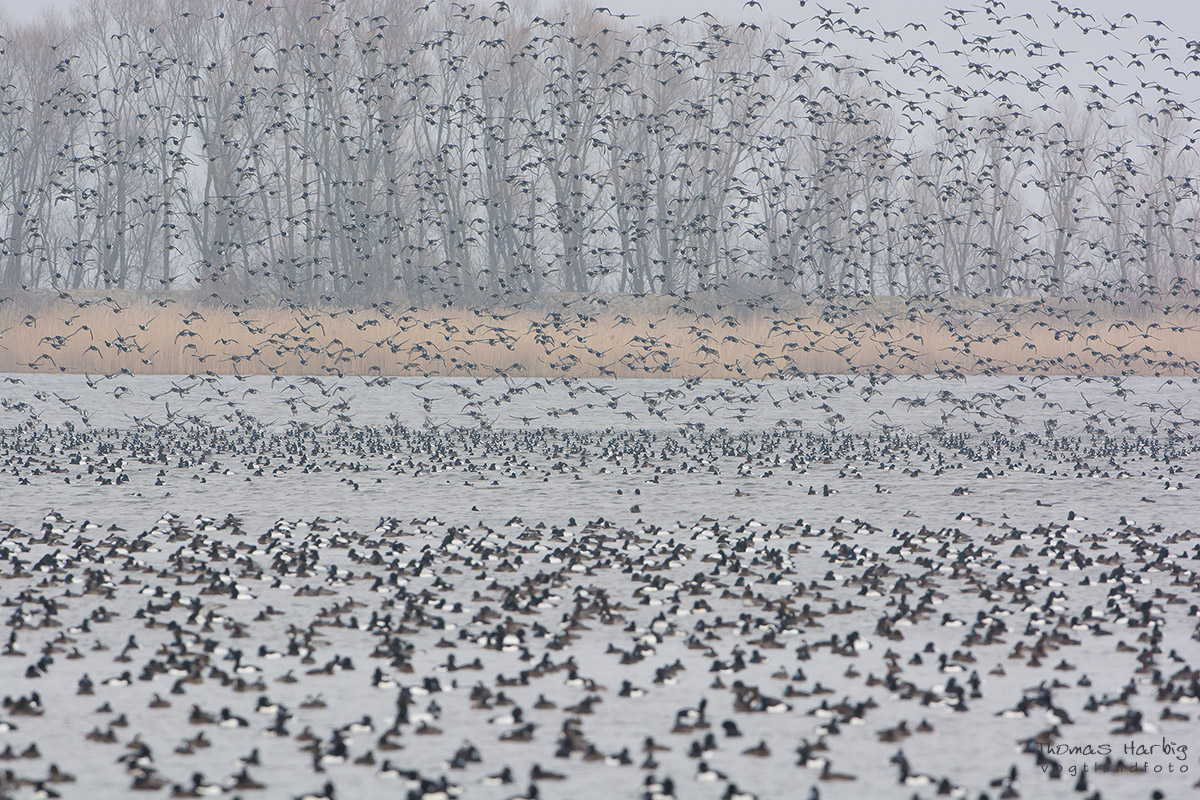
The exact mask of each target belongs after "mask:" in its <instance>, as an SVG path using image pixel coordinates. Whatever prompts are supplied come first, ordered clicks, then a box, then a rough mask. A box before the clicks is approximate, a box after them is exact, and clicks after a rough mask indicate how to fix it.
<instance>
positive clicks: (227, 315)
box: [0, 296, 1200, 378]
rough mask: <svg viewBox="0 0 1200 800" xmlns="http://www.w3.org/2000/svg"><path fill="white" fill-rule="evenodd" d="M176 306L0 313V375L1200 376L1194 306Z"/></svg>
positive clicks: (22, 308)
mask: <svg viewBox="0 0 1200 800" xmlns="http://www.w3.org/2000/svg"><path fill="white" fill-rule="evenodd" d="M183 305H184V303H182V302H179V301H177V300H172V299H169V298H161V297H159V298H151V297H147V296H142V297H138V296H132V297H129V298H124V299H123V300H117V299H114V298H112V297H111V296H110V297H107V298H104V299H87V300H83V301H80V300H79V299H78V298H70V299H45V298H43V299H41V300H37V299H36V298H33V299H31V298H28V297H26V298H22V299H18V300H10V301H7V302H4V303H3V305H2V306H0V372H69V373H93V374H94V373H101V374H111V373H118V372H122V371H126V372H129V373H135V374H137V373H149V374H201V373H210V374H234V373H238V374H243V375H250V374H266V373H275V374H286V375H326V374H343V375H347V374H354V375H389V376H392V375H399V376H402V375H412V376H426V377H430V376H493V375H499V374H507V375H510V376H529V377H533V376H538V377H546V376H570V377H601V376H606V377H615V378H621V377H671V378H683V377H705V378H765V377H780V376H788V375H795V374H813V373H845V372H859V371H871V370H878V371H887V372H892V373H900V374H916V373H920V374H935V373H939V374H946V373H950V374H964V375H969V374H1018V373H1042V374H1092V375H1129V374H1145V375H1196V374H1200V368H1198V367H1200V336H1197V333H1196V331H1197V330H1198V329H1200V328H1198V326H1197V318H1196V315H1197V312H1196V311H1195V310H1193V309H1192V308H1191V307H1187V308H1185V309H1182V310H1181V309H1178V308H1177V309H1175V310H1170V309H1168V310H1165V311H1164V310H1161V309H1160V310H1157V311H1150V312H1144V311H1143V312H1141V313H1139V314H1137V315H1129V314H1126V315H1125V317H1124V318H1121V317H1119V316H1118V315H1116V314H1112V313H1109V314H1100V313H1097V312H1095V311H1094V310H1093V311H1089V312H1085V313H1074V312H1072V311H1069V310H1068V311H1064V310H1062V309H1061V308H1060V309H1055V308H1053V307H1051V306H1049V305H1037V304H1034V305H1033V306H1032V307H1021V306H1020V305H1018V304H1012V305H1010V306H1009V307H1007V308H1003V309H1000V310H999V311H997V310H996V309H994V308H993V309H991V310H989V311H988V312H984V311H981V310H969V309H968V310H961V311H954V310H951V312H950V313H946V309H945V308H941V309H940V310H939V309H930V308H928V307H925V308H920V307H917V306H916V305H914V304H913V303H900V304H899V305H898V306H897V305H896V304H895V303H893V304H892V305H891V306H885V305H884V304H876V305H874V306H863V307H860V308H857V309H849V310H847V309H835V308H833V307H825V308H818V307H808V308H801V309H798V310H796V311H792V312H787V313H783V312H779V311H778V310H777V311H775V312H765V313H764V312H762V311H751V310H746V309H743V310H741V311H735V312H730V311H729V310H728V309H726V310H718V311H715V312H714V313H707V312H703V311H700V310H679V308H678V307H676V309H675V310H671V309H667V310H666V311H664V312H662V313H652V311H653V309H651V311H647V310H645V309H643V310H630V311H629V312H628V314H623V313H620V312H618V311H614V310H612V309H611V308H604V309H601V310H582V311H572V310H570V309H569V308H568V309H567V310H564V311H529V310H522V311H513V312H499V311H495V312H492V311H481V310H462V309H438V310H408V311H405V312H400V311H399V310H396V309H392V310H386V309H384V308H381V307H378V306H377V307H374V308H368V309H357V310H355V309H337V310H331V309H297V308H290V309H287V308H277V307H257V308H255V307H247V308H231V307H229V306H215V305H207V306H192V307H187V308H184V307H183Z"/></svg>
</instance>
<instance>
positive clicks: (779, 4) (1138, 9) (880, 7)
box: [0, 0, 1200, 39]
mask: <svg viewBox="0 0 1200 800" xmlns="http://www.w3.org/2000/svg"><path fill="white" fill-rule="evenodd" d="M405 2H407V0H397V5H398V6H401V7H402V6H403V5H404V3H405ZM800 2H801V0H761V4H762V8H763V11H762V12H760V11H758V10H757V9H754V8H749V9H747V8H744V7H743V6H742V4H741V2H739V0H597V2H596V3H595V4H596V5H598V6H607V7H608V8H610V9H612V10H613V11H614V12H618V13H627V14H640V15H642V16H643V17H645V18H647V19H651V18H655V17H660V16H661V17H678V16H680V15H690V14H692V13H694V12H697V11H704V10H707V11H710V12H712V13H720V14H722V15H723V16H729V17H735V16H736V17H742V16H744V17H746V18H747V19H752V18H754V17H755V16H761V15H762V14H764V13H772V14H775V15H778V16H781V17H783V18H785V19H792V20H794V19H796V18H798V17H799V16H801V15H802V14H804V15H807V14H811V13H813V11H815V10H816V8H815V5H816V0H807V6H806V7H805V8H801V7H800ZM855 2H856V5H859V6H866V7H868V9H869V10H866V11H863V12H862V14H861V15H860V16H862V17H874V18H878V19H879V20H880V21H883V22H885V23H889V24H893V23H895V22H897V21H899V22H901V23H903V22H906V21H910V20H911V21H929V20H937V19H938V18H939V17H940V16H941V14H942V12H943V11H945V9H946V7H947V5H950V6H961V7H964V8H966V7H971V6H975V5H979V4H981V3H980V2H976V1H975V0H959V2H950V1H949V0H948V2H940V1H939V0H903V2H898V0H874V2H858V0H855ZM1054 2H1055V0H1003V4H1004V6H1005V10H1006V12H1007V13H1009V14H1023V13H1025V12H1026V11H1032V12H1035V13H1044V12H1045V11H1047V10H1051V9H1052V8H1053V4H1054ZM822 4H823V5H825V6H826V7H832V8H839V7H844V6H845V5H846V4H845V3H844V2H843V1H842V0H825V1H824V2H823V3H822ZM1064 4H1065V5H1069V6H1072V7H1077V8H1082V9H1084V10H1086V11H1088V12H1089V13H1092V14H1094V15H1097V17H1098V16H1100V15H1107V16H1108V17H1109V19H1112V20H1114V21H1115V20H1117V19H1119V18H1120V17H1121V15H1122V14H1124V13H1125V12H1127V11H1130V10H1133V11H1134V12H1135V13H1137V14H1138V16H1139V17H1141V18H1142V19H1147V18H1156V19H1161V20H1163V21H1164V22H1166V23H1167V24H1168V25H1170V26H1171V29H1172V30H1173V32H1174V33H1176V34H1177V35H1180V36H1185V37H1187V38H1188V39H1196V38H1200V16H1198V15H1197V14H1196V13H1195V9H1196V3H1195V0H1153V1H1152V2H1149V3H1131V2H1129V0H1066V2H1064ZM71 5H72V0H0V9H3V10H4V12H6V13H8V14H10V15H12V16H13V17H16V18H17V19H21V20H29V19H35V18H36V17H38V16H39V15H40V14H42V13H44V12H45V11H46V10H48V9H51V10H63V9H68V8H70V6H71ZM486 5H488V3H487V1H486V0H481V2H479V6H480V7H483V6H486Z"/></svg>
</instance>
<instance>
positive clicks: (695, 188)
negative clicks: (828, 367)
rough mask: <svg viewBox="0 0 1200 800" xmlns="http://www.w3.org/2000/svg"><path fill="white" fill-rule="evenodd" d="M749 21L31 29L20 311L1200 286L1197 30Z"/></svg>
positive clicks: (449, 6)
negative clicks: (153, 299)
mask: <svg viewBox="0 0 1200 800" xmlns="http://www.w3.org/2000/svg"><path fill="white" fill-rule="evenodd" d="M748 5H749V6H751V8H748V9H745V12H744V16H745V19H744V20H743V21H741V22H738V23H736V24H735V23H727V22H722V21H720V20H718V19H717V18H715V17H714V16H713V15H711V14H707V13H701V14H698V15H695V16H694V17H691V18H688V17H683V18H680V19H678V20H674V21H664V22H662V23H655V22H652V21H650V20H643V19H642V18H641V15H630V14H623V13H618V14H613V13H611V12H609V11H607V10H606V9H602V8H601V9H595V10H589V9H578V8H576V9H561V10H558V11H555V12H550V11H544V12H543V13H542V14H540V15H539V14H534V13H531V12H529V11H528V10H525V9H514V8H510V6H509V4H508V3H507V2H504V0H499V1H498V2H495V3H458V2H445V1H443V0H435V1H434V2H430V3H428V4H426V5H424V6H420V7H418V8H417V9H416V10H415V11H414V13H412V14H406V15H403V18H401V17H400V16H397V15H396V14H389V13H388V11H389V9H390V7H387V6H381V5H379V4H378V3H373V2H368V1H367V0H321V2H317V3H313V4H311V5H309V6H305V7H303V8H299V7H295V6H293V5H292V4H289V3H279V4H271V3H264V2H261V0H259V2H255V1H254V0H237V1H236V2H229V3H224V4H220V5H214V6H212V7H211V8H207V7H206V8H205V9H203V10H202V9H190V8H189V9H184V10H180V9H179V8H178V6H177V5H176V4H173V3H167V2H159V3H145V4H139V6H138V7H137V9H136V13H135V9H133V8H132V7H131V8H129V9H124V10H117V9H115V8H113V7H111V6H109V5H97V6H93V7H91V8H90V10H89V9H84V10H80V12H79V14H78V15H77V16H75V17H74V18H73V19H72V20H68V21H66V22H65V23H60V24H57V25H44V26H42V27H40V28H39V27H37V26H24V27H22V26H9V27H8V28H7V29H6V30H4V31H3V32H2V34H3V38H0V85H3V86H4V88H5V98H6V100H5V103H4V105H3V106H2V107H0V165H2V168H3V171H4V175H5V176H6V178H5V180H4V181H3V182H0V205H3V206H4V207H5V208H7V209H10V213H11V214H12V215H13V216H12V217H11V224H10V225H8V226H7V229H6V231H5V234H4V236H5V248H4V251H3V262H2V264H3V266H2V268H0V285H3V286H5V287H7V288H9V289H12V290H15V289H16V288H17V287H20V286H24V287H28V288H31V289H39V288H40V289H45V288H53V289H66V290H76V289H80V288H91V289H129V290H147V289H154V290H162V289H186V288H196V287H199V288H200V289H202V290H203V292H204V293H209V292H215V293H216V294H218V295H219V296H220V297H221V298H223V299H226V300H232V299H237V298H240V297H242V296H245V295H255V296H258V297H263V296H265V297H279V296H285V297H289V298H292V299H296V300H299V301H303V302H325V303H355V304H358V303H364V302H369V301H371V300H374V299H378V298H380V297H391V296H398V297H402V298H404V299H406V300H407V301H409V302H413V303H416V304H418V305H421V306H430V305H441V304H463V303H467V304H470V303H475V304H488V305H495V306H520V305H528V304H531V303H539V302H542V301H544V300H545V299H546V298H547V297H553V296H554V295H555V294H557V293H562V292H565V293H571V294H578V293H586V292H612V291H618V292H631V293H635V294H643V293H658V292H691V291H700V292H715V293H718V294H722V293H723V294H728V295H734V296H740V295H744V294H746V293H763V292H768V293H773V294H777V295H785V296H790V295H792V294H796V293H800V294H821V295H835V296H840V295H847V294H860V293H866V294H872V295H880V294H914V293H922V294H932V295H942V294H955V295H964V296H985V297H989V298H991V297H995V296H1012V295H1020V296H1028V295H1031V294H1058V295H1066V294H1077V293H1080V292H1088V291H1092V292H1095V293H1096V294H1097V295H1098V296H1101V297H1111V296H1113V295H1116V294H1124V295H1127V296H1136V295H1138V293H1139V292H1141V291H1142V290H1144V289H1147V288H1149V289H1158V290H1160V291H1161V290H1164V289H1165V287H1167V286H1168V285H1169V284H1170V283H1171V282H1172V281H1173V280H1175V279H1177V278H1183V279H1185V280H1188V281H1194V279H1195V275H1196V273H1195V257H1196V255H1197V253H1198V252H1200V248H1198V247H1197V240H1196V237H1195V229H1196V225H1195V221H1196V219H1197V215H1196V211H1197V208H1198V205H1197V203H1198V195H1197V184H1196V180H1195V178H1194V176H1195V174H1196V172H1195V166H1196V158H1195V142H1196V135H1197V134H1196V126H1195V123H1196V121H1197V117H1196V116H1195V115H1194V114H1193V112H1192V109H1191V107H1190V105H1189V104H1188V100H1187V98H1188V95H1189V93H1190V91H1191V89H1190V88H1189V87H1192V86H1194V85H1195V79H1196V77H1197V76H1200V68H1198V64H1197V62H1200V42H1198V41H1196V40H1194V39H1191V38H1190V37H1189V36H1188V35H1187V33H1186V32H1183V31H1172V30H1171V29H1170V27H1169V26H1168V25H1167V24H1166V23H1164V22H1163V21H1161V20H1155V19H1142V18H1139V16H1138V15H1137V14H1136V13H1135V12H1133V11H1130V12H1127V13H1124V14H1122V15H1121V16H1120V18H1118V19H1109V18H1106V17H1104V16H1103V15H1096V14H1091V13H1088V11H1087V10H1086V9H1081V8H1074V7H1071V6H1068V5H1064V4H1062V3H1059V2H1052V3H1047V4H1046V5H1045V9H1044V11H1041V12H1039V13H1038V14H1036V15H1035V14H1033V13H1021V14H1019V13H1011V12H1009V11H1008V10H1007V9H1006V4H1005V3H1004V2H1003V0H985V1H984V2H981V3H978V4H971V5H969V6H968V7H966V8H947V9H946V10H945V12H944V14H942V15H941V16H940V18H938V19H936V20H930V21H929V24H925V23H923V22H917V21H913V22H910V23H908V24H905V25H902V26H900V27H899V28H897V29H888V28H886V27H885V26H883V25H882V24H880V23H878V22H873V21H872V20H873V19H874V15H873V14H872V13H871V12H870V10H869V9H866V8H864V7H858V6H855V5H853V4H851V5H850V6H849V7H843V8H838V7H826V6H824V5H822V4H817V3H807V4H806V3H805V2H800V0H798V2H797V10H798V11H799V14H798V15H796V16H797V18H796V19H791V18H785V19H782V20H769V19H766V18H760V17H761V15H758V14H757V10H756V9H754V8H753V6H754V5H755V4H753V3H751V4H748ZM835 5H836V4H835ZM631 17H632V18H631ZM755 20H757V21H755ZM759 23H761V24H759ZM99 30H103V31H105V35H104V36H93V35H90V34H91V32H92V31H99ZM1089 55H1090V56H1092V58H1091V59H1090V60H1089V59H1088V56H1089Z"/></svg>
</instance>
